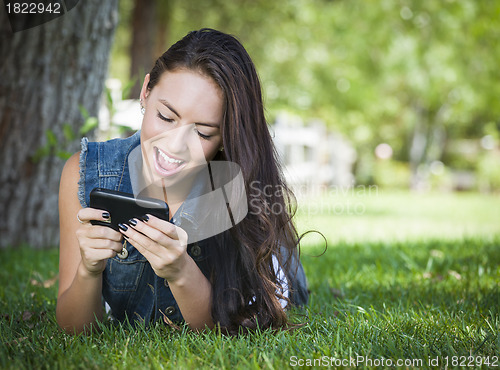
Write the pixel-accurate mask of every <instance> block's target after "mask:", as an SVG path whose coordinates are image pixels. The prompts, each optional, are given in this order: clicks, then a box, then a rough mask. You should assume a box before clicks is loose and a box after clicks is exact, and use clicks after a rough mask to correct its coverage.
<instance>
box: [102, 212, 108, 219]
mask: <svg viewBox="0 0 500 370" xmlns="http://www.w3.org/2000/svg"><path fill="white" fill-rule="evenodd" d="M102 218H104V219H105V220H107V219H108V218H109V212H103V213H102Z"/></svg>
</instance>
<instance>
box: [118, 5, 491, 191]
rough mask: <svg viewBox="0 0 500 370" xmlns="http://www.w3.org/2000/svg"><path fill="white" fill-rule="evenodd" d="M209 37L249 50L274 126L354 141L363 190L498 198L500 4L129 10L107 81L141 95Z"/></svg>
mask: <svg viewBox="0 0 500 370" xmlns="http://www.w3.org/2000/svg"><path fill="white" fill-rule="evenodd" d="M140 13H142V14H149V18H145V16H143V18H142V19H143V21H142V22H141V20H140ZM138 15H139V16H138ZM151 15H153V18H151ZM202 27H210V28H216V29H219V30H221V31H224V32H228V33H231V34H233V35H236V36H237V37H238V38H239V39H240V40H241V41H242V43H243V44H244V45H245V47H246V48H247V50H248V52H249V53H250V55H251V56H252V58H253V59H254V61H255V63H256V65H257V68H258V71H259V74H260V76H261V79H262V83H263V88H264V95H265V103H266V109H267V114H268V119H269V122H273V121H274V120H275V118H276V115H277V114H279V112H281V111H287V112H289V113H292V114H294V115H298V116H300V117H302V118H303V119H304V120H305V121H306V122H307V121H311V120H318V119H319V120H321V121H323V122H325V124H326V125H327V127H328V129H329V130H331V131H335V132H338V133H340V134H342V135H343V136H344V137H345V138H347V140H349V141H350V142H351V144H352V145H353V146H354V148H355V149H356V152H357V161H356V165H355V169H354V170H355V176H356V180H357V182H358V183H365V184H368V183H377V184H379V185H385V186H394V187H408V185H410V186H412V187H414V188H418V187H419V186H420V185H421V184H422V183H425V184H426V185H427V186H428V187H429V186H430V187H434V188H440V189H451V188H454V189H460V188H464V189H471V188H473V189H479V190H484V191H492V190H498V189H500V152H499V139H500V119H499V118H500V104H498V97H499V96H500V84H499V83H498V82H499V81H500V70H499V68H498V61H499V60H500V44H499V43H498V40H500V2H498V1H494V0H481V1H477V0H414V1H411V0H381V1H370V0H289V1H284V0H279V1H267V0H253V1H249V0H232V1H224V0H205V1H194V0H163V1H162V0H150V1H147V2H144V1H140V0H121V1H120V23H119V26H118V29H117V33H116V38H115V43H114V47H113V50H112V59H111V65H110V77H113V78H118V79H120V80H121V81H122V82H123V83H124V84H126V83H127V81H130V79H137V80H138V81H139V82H140V83H142V79H143V76H144V74H145V73H147V72H148V71H149V70H150V68H151V67H152V64H153V62H154V60H155V59H156V58H157V57H158V56H159V55H160V54H161V53H162V52H164V51H165V50H166V49H167V48H168V47H169V46H170V45H171V44H172V43H173V42H175V41H176V40H178V39H180V38H181V37H183V36H184V35H185V34H186V33H187V32H188V31H190V30H194V29H199V28H202ZM141 34H142V35H143V36H142V37H143V38H142V40H143V41H142V42H140V41H138V39H135V44H134V38H137V37H138V36H139V35H141ZM146 43H149V44H150V45H149V48H147V49H144V48H143V46H144V45H145V44H146ZM134 45H135V46H134ZM134 54H135V56H134ZM137 54H140V55H137ZM141 58H142V59H143V60H145V61H143V62H142V65H140V63H139V64H138V63H137V62H134V60H138V59H141ZM131 66H132V67H131ZM138 86H140V85H138ZM137 88H138V87H136V88H135V89H133V90H132V97H134V98H137V97H138V90H137ZM381 143H385V144H387V145H388V147H389V149H390V154H391V153H392V155H389V157H390V158H388V159H387V158H386V159H381V158H377V155H376V154H375V148H376V147H377V146H378V145H379V144H381ZM382 157H383V156H382ZM454 179H455V180H454ZM457 179H458V180H457Z"/></svg>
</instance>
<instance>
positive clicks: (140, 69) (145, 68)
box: [130, 0, 156, 99]
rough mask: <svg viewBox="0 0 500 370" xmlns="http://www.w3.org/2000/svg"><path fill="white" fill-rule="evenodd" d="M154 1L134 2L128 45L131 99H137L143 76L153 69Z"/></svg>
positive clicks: (137, 0) (136, 0)
mask: <svg viewBox="0 0 500 370" xmlns="http://www.w3.org/2000/svg"><path fill="white" fill-rule="evenodd" d="M155 9H156V0H148V1H142V0H135V1H134V9H133V13H132V42H131V44H130V57H131V62H130V78H131V79H132V80H135V84H134V86H133V87H132V89H131V90H130V98H131V99H139V94H140V92H141V87H142V81H143V78H144V75H145V74H146V73H148V72H149V71H150V70H151V68H152V67H153V63H154V56H153V53H154V46H155V31H156V17H155Z"/></svg>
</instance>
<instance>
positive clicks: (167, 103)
mask: <svg viewBox="0 0 500 370" xmlns="http://www.w3.org/2000/svg"><path fill="white" fill-rule="evenodd" d="M158 101H159V102H160V103H162V104H163V105H164V106H166V107H167V108H168V109H170V110H171V111H172V113H174V114H175V115H176V116H177V117H179V118H180V119H182V117H181V115H180V114H179V113H177V111H176V110H175V109H174V108H173V107H172V105H170V103H169V102H168V101H166V100H165V99H158ZM195 125H200V126H208V127H215V128H219V127H220V125H219V124H218V123H205V122H195Z"/></svg>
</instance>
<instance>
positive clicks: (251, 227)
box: [56, 29, 308, 334]
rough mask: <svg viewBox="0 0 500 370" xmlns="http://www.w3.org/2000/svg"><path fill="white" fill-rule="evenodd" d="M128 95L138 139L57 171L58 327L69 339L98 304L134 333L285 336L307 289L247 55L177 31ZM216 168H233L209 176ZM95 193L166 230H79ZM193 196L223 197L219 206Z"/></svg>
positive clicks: (229, 44) (92, 147) (141, 222)
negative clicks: (169, 328) (159, 214)
mask: <svg viewBox="0 0 500 370" xmlns="http://www.w3.org/2000/svg"><path fill="white" fill-rule="evenodd" d="M140 99H141V106H142V112H143V114H144V118H143V122H142V128H141V130H140V131H139V132H137V133H136V134H135V135H133V136H131V137H129V138H126V139H116V140H111V141H108V142H104V143H91V142H88V141H87V140H86V139H85V138H84V139H83V140H82V150H81V152H80V153H77V154H75V155H74V156H72V157H71V158H70V159H69V160H68V162H67V163H66V165H65V167H64V170H63V173H62V176H61V184H60V193H59V213H60V229H61V230H60V232H61V237H60V265H59V270H60V283H59V293H58V302H57V313H56V314H57V321H58V323H59V325H60V326H61V327H62V328H64V329H65V330H66V331H68V332H81V331H83V330H85V329H86V328H89V327H91V326H92V324H93V323H95V322H96V321H98V320H101V319H102V318H103V315H104V307H105V306H107V307H108V309H110V314H111V316H112V317H113V318H114V319H116V320H119V321H125V320H129V321H130V322H132V323H136V322H143V323H144V324H146V325H147V324H149V323H151V322H154V321H156V320H158V319H162V320H164V321H166V322H170V321H172V322H181V321H182V320H184V321H185V322H186V323H187V324H188V325H189V327H191V328H192V329H200V328H204V327H206V326H208V327H213V326H215V325H217V326H220V327H221V329H222V330H224V331H226V332H228V333H233V334H234V333H238V332H241V331H243V332H244V331H247V330H251V329H254V328H256V327H261V328H267V327H273V328H278V327H283V326H285V325H286V324H287V316H286V312H285V310H286V309H287V308H288V307H290V306H291V305H303V304H306V303H307V299H308V293H307V288H306V279H305V275H304V272H303V269H302V266H301V264H300V262H299V261H298V257H297V245H298V237H297V232H296V230H295V227H294V225H293V222H292V215H293V211H292V207H291V200H292V197H293V195H292V194H291V192H290V191H289V190H288V188H287V187H286V185H285V184H284V182H283V176H282V173H281V169H280V167H279V163H278V160H277V156H276V153H275V149H274V147H273V144H272V141H271V137H270V134H269V131H268V127H267V123H266V120H265V117H264V109H263V103H262V96H261V86H260V82H259V79H258V76H257V73H256V71H255V67H254V64H253V63H252V61H251V59H250V57H249V56H248V54H247V52H246V51H245V49H244V48H243V46H242V45H241V44H240V43H239V42H238V41H237V40H236V39H235V38H234V37H232V36H229V35H227V34H224V33H221V32H219V31H215V30H211V29H202V30H199V31H193V32H190V33H189V34H188V35H187V36H185V37H184V38H183V39H182V40H180V41H178V42H177V43H176V44H174V45H173V46H172V47H171V48H170V49H169V50H168V51H167V52H165V53H164V54H163V55H162V56H161V57H160V58H159V59H158V60H157V61H156V64H155V66H154V67H153V69H152V70H151V72H150V73H149V74H148V75H146V77H145V79H144V84H143V87H142V91H141V96H140ZM223 163H229V164H233V167H228V168H233V169H234V168H235V167H236V168H237V170H236V171H225V170H220V171H218V170H217V169H218V168H219V169H220V168H224V167H220V165H221V164H223ZM215 172H219V175H220V178H218V177H217V174H216V173H215ZM231 173H232V174H233V175H234V174H236V175H235V176H234V177H233V175H231ZM206 174H208V175H209V176H206ZM207 179H209V181H208V180H207ZM214 179H215V180H214ZM235 179H240V181H235ZM219 182H220V183H219ZM200 184H201V185H200ZM228 184H231V186H229V185H228ZM96 187H101V188H107V189H112V190H118V191H122V192H127V193H134V194H136V195H137V194H140V195H141V196H142V195H145V196H148V197H154V198H158V199H162V200H165V201H166V203H167V204H168V206H169V215H168V219H169V220H170V222H167V221H164V220H162V219H159V218H156V217H154V216H152V215H147V216H146V217H143V218H141V219H137V218H135V219H132V220H130V221H129V222H128V223H127V224H121V225H120V230H119V231H115V230H114V229H112V228H109V227H106V226H100V225H93V224H92V223H91V221H92V220H97V221H106V220H109V217H110V215H109V213H108V212H106V211H102V210H98V209H93V208H90V207H89V202H90V192H91V190H92V189H93V188H96ZM231 187H232V188H233V191H232V192H231ZM207 188H208V189H209V190H208V193H206V191H205V190H203V189H207ZM200 189H202V190H200ZM206 194H217V196H216V197H215V198H213V199H219V200H220V199H223V200H222V203H223V205H224V206H223V207H222V209H223V210H222V211H221V208H220V207H219V208H218V207H217V205H216V203H217V202H214V201H212V200H210V201H208V202H206V201H205V199H206V196H205V195H206ZM221 194H222V195H223V196H224V197H223V198H221ZM235 199H236V201H235V202H233V200H235ZM242 199H243V202H242ZM219 203H220V202H219ZM235 205H236V206H235ZM224 212H226V214H229V217H227V216H225V218H226V219H230V220H231V223H230V226H229V227H228V226H227V222H224V221H221V220H223V218H224V217H222V216H221V215H222V214H223V213H224ZM219 221H220V222H219ZM207 224H208V225H210V227H202V226H200V225H207ZM214 225H215V226H214ZM200 230H202V231H200Z"/></svg>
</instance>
